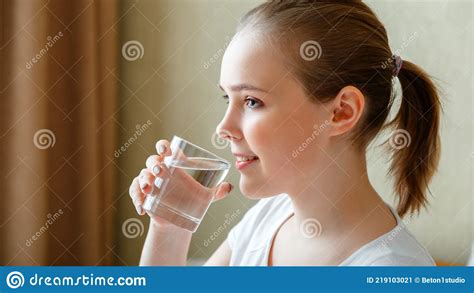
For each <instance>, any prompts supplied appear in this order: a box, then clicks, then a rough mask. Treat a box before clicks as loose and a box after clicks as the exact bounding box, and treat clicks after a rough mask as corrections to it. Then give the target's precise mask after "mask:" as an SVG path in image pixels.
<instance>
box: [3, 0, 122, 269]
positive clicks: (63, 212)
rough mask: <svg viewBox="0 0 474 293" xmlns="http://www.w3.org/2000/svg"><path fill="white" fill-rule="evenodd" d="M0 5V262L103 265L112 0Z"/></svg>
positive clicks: (107, 240)
mask: <svg viewBox="0 0 474 293" xmlns="http://www.w3.org/2000/svg"><path fill="white" fill-rule="evenodd" d="M0 6H1V8H0V9H1V11H0V15H1V17H2V18H1V19H2V20H1V22H2V32H1V33H2V35H1V53H0V65H1V78H0V91H1V103H0V107H1V108H0V264H1V265H113V264H115V263H116V261H117V259H116V258H117V257H116V254H115V235H114V231H115V230H116V229H115V226H116V225H115V222H114V220H115V213H116V209H115V207H114V203H115V200H116V193H117V188H116V186H117V182H116V181H117V180H116V178H117V167H116V162H115V161H114V159H115V158H114V156H113V153H114V151H115V149H117V144H118V143H117V141H118V129H117V124H116V120H115V118H114V115H115V114H116V111H117V110H118V85H117V81H116V80H115V78H114V76H113V74H112V73H114V72H115V71H118V57H119V56H118V54H119V52H120V49H119V48H117V47H118V36H117V31H116V30H115V25H116V23H117V21H118V17H117V13H118V3H117V1H115V0H107V1H101V2H98V1H93V0H75V1H62V0H56V1H52V0H50V1H28V0H17V1H2V4H1V5H0Z"/></svg>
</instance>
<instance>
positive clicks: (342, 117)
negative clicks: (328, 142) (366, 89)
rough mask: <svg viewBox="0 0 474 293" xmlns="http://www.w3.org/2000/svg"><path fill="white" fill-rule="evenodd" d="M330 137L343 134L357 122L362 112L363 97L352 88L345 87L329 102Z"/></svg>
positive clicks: (358, 91)
mask: <svg viewBox="0 0 474 293" xmlns="http://www.w3.org/2000/svg"><path fill="white" fill-rule="evenodd" d="M330 104H331V110H332V115H331V133H330V135H331V136H337V135H341V134H345V133H347V132H348V131H350V130H351V129H353V128H354V126H355V125H356V124H357V122H358V121H359V119H360V117H361V116H362V113H363V111H364V105H365V97H364V95H363V94H362V92H361V91H360V90H359V89H358V88H356V87H354V86H345V87H344V88H342V89H341V90H340V91H339V93H338V94H337V96H336V98H335V99H334V100H332V101H331V103H330Z"/></svg>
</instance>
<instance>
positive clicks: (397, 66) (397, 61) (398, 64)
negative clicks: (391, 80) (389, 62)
mask: <svg viewBox="0 0 474 293" xmlns="http://www.w3.org/2000/svg"><path fill="white" fill-rule="evenodd" d="M392 59H393V60H394V61H395V65H394V67H393V71H392V76H393V77H396V76H397V75H398V73H399V72H400V69H401V68H402V64H403V60H402V58H400V56H398V55H393V56H392Z"/></svg>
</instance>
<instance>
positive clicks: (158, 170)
mask: <svg viewBox="0 0 474 293" xmlns="http://www.w3.org/2000/svg"><path fill="white" fill-rule="evenodd" d="M152 170H153V174H154V175H155V176H158V174H160V170H161V168H160V166H158V165H156V166H154V167H153V169H152Z"/></svg>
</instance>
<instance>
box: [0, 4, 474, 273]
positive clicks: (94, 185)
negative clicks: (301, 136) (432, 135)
mask: <svg viewBox="0 0 474 293" xmlns="http://www.w3.org/2000/svg"><path fill="white" fill-rule="evenodd" d="M260 2H261V1H244V0H232V1H230V0H229V1H218V0H212V1H211V0H200V1H191V0H175V1H165V0H158V1H155V0H139V1H138V0H136V1H134V0H130V1H128V0H127V1H125V0H124V1H116V0H102V1H99V0H95V1H94V0H74V1H62V0H54V1H53V0H49V1H47V0H42V1H40V0H9V1H2V2H1V4H0V9H1V13H0V15H1V25H2V30H1V50H0V54H1V55H0V64H1V78H0V90H1V92H0V93H1V103H0V107H1V108H0V194H1V197H0V264H1V265H137V264H138V261H139V257H140V253H141V248H142V245H143V242H144V240H145V237H146V231H147V229H148V224H149V219H148V217H147V216H138V215H137V214H136V212H135V209H134V206H133V205H132V203H131V201H130V198H129V195H128V189H129V186H130V184H131V182H132V180H133V178H134V177H135V176H137V175H138V173H139V171H140V170H141V169H142V168H143V167H144V164H145V160H146V158H147V157H148V156H149V155H151V154H154V153H155V152H156V151H155V143H156V141H157V140H159V139H168V140H171V138H172V136H173V135H175V134H176V135H178V136H181V137H183V138H186V139H188V140H190V141H192V142H194V143H196V144H198V145H200V146H202V147H204V148H207V149H209V150H211V151H214V152H215V153H216V154H218V155H220V156H222V157H224V158H227V159H228V160H229V161H231V162H233V161H234V160H233V156H232V155H231V153H230V150H229V149H228V148H222V147H219V146H218V145H217V146H216V141H213V133H214V131H215V127H216V125H217V124H218V122H219V121H220V119H221V118H222V117H223V115H224V113H225V108H226V105H225V102H224V101H223V100H222V99H220V98H219V96H220V95H221V93H220V91H219V90H218V89H217V87H216V85H217V83H218V81H219V71H220V61H221V59H222V56H223V53H224V50H225V48H226V46H227V45H228V43H229V41H230V39H231V38H232V36H233V33H234V30H235V27H236V25H237V23H238V20H239V18H240V17H241V16H242V15H243V14H244V13H245V12H247V11H248V10H249V9H251V8H252V7H254V6H255V5H257V4H259V3H260ZM365 2H366V3H368V4H369V6H371V7H372V8H373V9H374V10H375V12H376V13H377V14H378V16H379V17H380V18H381V20H382V23H384V24H385V26H386V29H387V31H388V35H389V39H390V43H391V47H392V51H393V52H394V53H397V54H398V55H401V56H402V58H404V59H407V60H411V61H413V62H415V63H416V64H418V65H420V66H422V67H423V68H424V69H425V70H426V71H427V72H429V73H431V74H432V75H433V76H434V77H435V78H436V79H437V81H438V85H439V86H440V87H441V89H442V91H443V94H442V97H443V103H444V116H443V118H442V130H441V131H442V133H441V135H442V146H443V148H442V155H441V164H440V168H439V172H438V174H437V175H436V177H435V178H434V180H433V183H432V185H431V187H430V189H431V192H432V196H431V198H430V206H429V209H428V210H423V211H422V212H421V213H420V215H419V216H416V217H412V218H406V219H405V222H406V224H407V225H408V227H409V228H410V230H411V231H412V232H413V234H415V236H416V237H417V238H418V240H419V241H420V242H421V243H422V244H423V245H425V246H426V247H427V248H428V250H429V252H430V253H431V254H432V256H433V257H434V258H435V260H436V261H437V262H438V264H440V265H466V263H467V262H468V259H469V256H470V253H471V243H472V234H473V225H472V223H473V219H474V216H473V205H472V200H473V193H472V181H473V174H472V166H473V157H474V151H473V148H472V143H473V136H472V130H473V129H472V126H473V123H474V119H473V115H472V114H473V110H474V108H473V105H472V100H473V96H472V93H473V84H474V80H473V75H472V68H473V58H472V52H473V39H474V38H473V17H472V13H473V4H472V2H470V1H447V0H444V1H389V0H385V1H375V0H372V1H365ZM380 141H381V140H380ZM380 141H379V142H380ZM376 143H377V142H376ZM387 167H388V162H387V157H386V156H385V155H384V153H383V152H382V151H381V150H379V149H377V148H370V149H369V177H370V178H371V180H372V182H373V184H374V185H375V187H376V189H377V191H378V192H379V193H380V194H382V195H383V197H384V199H385V200H386V201H387V202H389V203H393V202H394V198H393V190H392V188H391V186H392V185H391V182H390V180H388V179H387V177H386V176H385V173H386V170H387ZM226 180H227V181H229V182H231V183H233V184H234V186H235V187H236V188H235V189H234V190H233V191H232V193H231V195H230V196H229V197H227V198H226V199H225V200H222V201H220V202H217V203H215V204H213V205H212V206H211V208H210V209H209V211H208V213H207V214H206V216H205V218H204V221H203V222H202V224H201V226H200V228H199V229H198V231H197V232H196V233H195V234H194V237H193V241H192V244H191V248H190V251H189V264H201V263H202V262H203V261H204V260H205V259H207V258H208V257H209V256H210V255H211V254H212V253H213V251H214V250H215V249H216V248H217V247H218V246H219V244H220V243H221V242H222V241H223V240H225V238H226V235H227V233H228V232H229V230H230V228H231V227H232V226H233V225H235V224H236V223H237V222H238V221H239V220H240V219H241V217H242V216H243V214H244V213H245V211H246V210H247V209H248V208H249V207H251V206H252V205H253V204H254V203H255V201H251V200H248V199H246V198H245V197H244V196H243V195H242V194H241V193H240V191H239V188H238V186H239V184H238V182H239V173H238V171H237V170H235V168H232V169H231V171H230V172H229V175H228V177H227V179H226Z"/></svg>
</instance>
